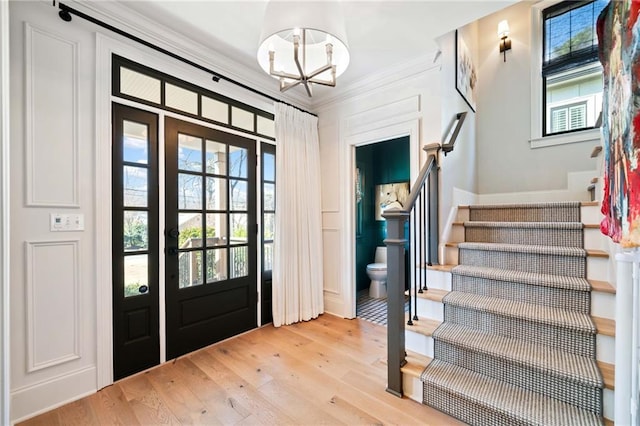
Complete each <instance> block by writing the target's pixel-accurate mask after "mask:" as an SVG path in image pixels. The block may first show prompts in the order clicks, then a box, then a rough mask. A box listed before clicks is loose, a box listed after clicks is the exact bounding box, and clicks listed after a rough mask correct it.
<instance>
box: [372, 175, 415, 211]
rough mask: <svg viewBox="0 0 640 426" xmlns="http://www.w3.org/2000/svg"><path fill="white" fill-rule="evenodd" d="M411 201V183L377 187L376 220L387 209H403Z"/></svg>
mask: <svg viewBox="0 0 640 426" xmlns="http://www.w3.org/2000/svg"><path fill="white" fill-rule="evenodd" d="M408 199H409V182H400V183H385V184H382V185H376V220H384V217H382V213H384V211H385V210H387V209H403V208H404V206H405V203H406V202H407V200H408Z"/></svg>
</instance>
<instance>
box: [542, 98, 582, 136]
mask: <svg viewBox="0 0 640 426" xmlns="http://www.w3.org/2000/svg"><path fill="white" fill-rule="evenodd" d="M549 117H550V122H551V133H560V132H567V131H571V130H579V129H584V128H586V127H587V103H586V102H581V103H578V104H571V105H561V106H557V107H552V108H550V116H549Z"/></svg>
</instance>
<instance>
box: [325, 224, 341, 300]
mask: <svg viewBox="0 0 640 426" xmlns="http://www.w3.org/2000/svg"><path fill="white" fill-rule="evenodd" d="M322 251H323V253H322V257H323V260H324V262H323V263H324V270H323V275H324V291H325V292H328V293H333V294H338V295H339V294H341V293H342V292H341V291H340V289H341V288H342V286H341V285H340V233H339V232H338V230H337V229H323V230H322Z"/></svg>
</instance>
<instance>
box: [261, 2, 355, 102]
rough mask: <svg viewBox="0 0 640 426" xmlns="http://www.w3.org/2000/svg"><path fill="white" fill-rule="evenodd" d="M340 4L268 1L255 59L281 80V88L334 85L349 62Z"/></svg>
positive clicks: (308, 91)
mask: <svg viewBox="0 0 640 426" xmlns="http://www.w3.org/2000/svg"><path fill="white" fill-rule="evenodd" d="M340 7H341V4H340V3H339V2H336V1H330V2H283V1H273V0H272V1H270V2H269V3H268V4H267V9H266V12H265V20H264V26H263V30H262V37H261V38H260V40H261V43H260V47H259V48H258V63H259V64H260V67H261V68H262V69H263V70H264V71H265V72H266V73H267V74H269V75H271V76H272V77H274V78H277V79H278V80H279V81H280V91H281V92H285V91H287V90H289V89H291V88H293V87H296V86H299V85H302V86H304V88H305V90H306V92H307V95H309V97H311V96H312V95H313V91H312V85H314V84H318V85H322V86H331V87H334V86H335V85H336V78H337V77H338V76H339V75H340V74H342V73H343V72H344V71H345V70H346V69H347V66H348V65H349V50H348V49H347V45H346V36H345V31H344V21H343V17H342V13H341V10H340Z"/></svg>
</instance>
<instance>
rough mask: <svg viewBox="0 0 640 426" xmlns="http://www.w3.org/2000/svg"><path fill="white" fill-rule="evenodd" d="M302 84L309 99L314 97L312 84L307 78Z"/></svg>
mask: <svg viewBox="0 0 640 426" xmlns="http://www.w3.org/2000/svg"><path fill="white" fill-rule="evenodd" d="M302 84H304V88H305V89H306V91H307V95H308V96H309V97H312V96H313V92H312V91H311V83H309V80H307V79H306V78H305V79H304V80H302Z"/></svg>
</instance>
